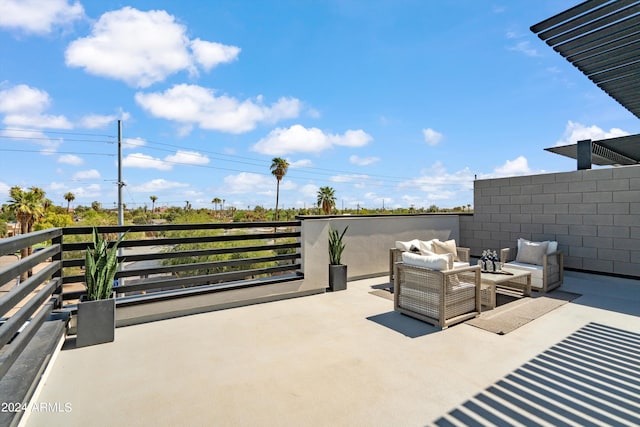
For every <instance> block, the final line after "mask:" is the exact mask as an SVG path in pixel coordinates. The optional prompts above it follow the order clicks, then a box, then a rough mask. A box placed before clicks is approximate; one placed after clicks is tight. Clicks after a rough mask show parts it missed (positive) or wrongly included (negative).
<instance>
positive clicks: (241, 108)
mask: <svg viewBox="0 0 640 427" xmlns="http://www.w3.org/2000/svg"><path fill="white" fill-rule="evenodd" d="M135 99H136V102H137V103H138V104H139V105H140V106H141V107H142V108H144V109H145V110H147V112H149V113H150V114H151V115H153V116H155V117H160V118H163V119H167V120H175V121H177V122H180V123H183V124H185V125H198V126H199V127H200V128H201V129H207V130H218V131H222V132H229V133H243V132H248V131H250V130H253V129H255V127H256V126H257V124H258V123H262V122H266V123H275V122H277V121H279V120H283V119H289V118H294V117H297V116H298V115H299V113H300V108H301V103H300V101H299V100H297V99H295V98H280V99H279V100H278V101H277V102H276V103H274V104H271V106H265V105H263V104H262V97H260V96H259V97H257V98H256V99H255V100H245V101H240V100H238V99H236V98H233V97H229V96H227V95H220V96H216V93H215V91H214V90H213V89H208V88H205V87H202V86H197V85H187V84H179V85H175V86H173V87H172V88H170V89H167V90H166V91H164V92H162V93H161V92H155V93H142V92H138V93H136V95H135ZM188 130H189V129H188Z"/></svg>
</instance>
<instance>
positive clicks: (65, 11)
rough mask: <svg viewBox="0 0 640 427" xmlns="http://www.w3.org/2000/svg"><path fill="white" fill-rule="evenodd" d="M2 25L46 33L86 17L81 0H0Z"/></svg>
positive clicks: (28, 31)
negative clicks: (71, 1) (74, 0)
mask: <svg viewBox="0 0 640 427" xmlns="http://www.w3.org/2000/svg"><path fill="white" fill-rule="evenodd" d="M0 8H1V9H2V13H0V27H4V28H9V29H18V30H22V31H25V32H27V33H34V34H46V33H50V32H51V31H52V30H53V27H56V26H64V25H68V24H69V23H71V22H73V21H75V20H76V19H81V18H83V17H84V9H83V8H82V5H81V4H80V2H77V1H76V2H73V3H70V2H69V1H68V0H0Z"/></svg>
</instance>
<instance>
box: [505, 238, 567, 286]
mask: <svg viewBox="0 0 640 427" xmlns="http://www.w3.org/2000/svg"><path fill="white" fill-rule="evenodd" d="M522 242H528V243H540V242H529V241H527V240H524V239H519V242H518V246H520V244H521V243H522ZM547 243H551V245H552V247H551V248H550V249H549V250H548V252H547V253H544V254H543V255H541V259H540V260H539V261H536V262H522V261H519V260H518V256H517V255H518V248H504V249H501V250H500V262H502V263H503V265H504V266H505V267H508V268H513V269H517V270H524V271H528V272H529V273H531V289H532V290H534V291H540V292H549V291H550V290H552V289H555V288H558V287H560V286H561V285H562V282H563V280H564V255H563V253H562V252H561V251H558V250H557V243H556V242H547Z"/></svg>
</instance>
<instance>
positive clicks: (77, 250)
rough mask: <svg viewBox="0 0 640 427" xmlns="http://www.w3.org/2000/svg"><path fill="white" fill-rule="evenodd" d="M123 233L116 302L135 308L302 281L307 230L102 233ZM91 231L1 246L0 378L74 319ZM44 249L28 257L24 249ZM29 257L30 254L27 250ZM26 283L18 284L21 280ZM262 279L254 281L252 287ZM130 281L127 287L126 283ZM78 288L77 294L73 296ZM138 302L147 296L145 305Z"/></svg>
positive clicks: (294, 224) (232, 227)
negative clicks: (55, 325) (40, 334)
mask: <svg viewBox="0 0 640 427" xmlns="http://www.w3.org/2000/svg"><path fill="white" fill-rule="evenodd" d="M97 230H98V232H99V233H105V234H108V235H109V236H110V237H109V239H108V240H115V239H116V238H117V236H118V235H119V234H121V233H125V238H124V240H123V241H122V242H121V244H120V248H121V250H120V251H119V256H118V260H119V261H120V262H121V269H120V270H119V271H118V273H117V274H116V279H117V280H118V281H119V282H120V285H119V286H117V287H115V288H114V290H115V291H116V292H117V293H116V302H119V301H120V302H125V303H126V300H127V299H128V298H129V297H132V296H133V297H134V298H136V303H137V304H138V303H141V302H145V301H153V300H154V298H162V297H163V291H171V296H172V298H175V297H180V292H181V290H184V292H185V295H186V294H187V293H190V294H192V293H193V290H194V288H196V289H201V290H202V292H219V291H223V290H228V289H234V288H236V287H245V286H260V285H264V284H269V283H274V282H278V281H285V280H292V279H294V278H302V273H301V252H300V248H301V243H300V236H301V223H300V221H288V222H262V223H211V224H169V225H131V226H103V227H97ZM92 231H93V228H92V227H65V228H54V229H49V230H44V231H39V232H34V233H30V234H27V235H19V236H15V237H10V238H7V239H0V256H3V257H5V259H6V257H10V256H14V255H16V259H15V261H12V262H5V263H4V265H5V266H4V267H3V266H1V265H0V316H1V317H0V348H1V349H0V379H2V377H3V376H4V375H5V374H6V373H7V371H8V370H9V369H10V367H11V366H12V364H13V363H14V362H15V361H16V359H17V358H18V357H19V356H20V354H21V353H22V352H23V350H24V349H25V348H26V346H27V345H28V344H29V341H30V340H31V339H32V338H33V336H34V335H35V334H36V332H37V331H38V329H39V328H40V326H41V325H42V324H43V323H44V322H45V320H47V318H49V316H50V315H51V314H52V313H53V312H56V311H61V312H71V311H73V310H74V309H75V306H74V302H75V301H76V300H77V299H78V298H79V297H80V296H81V295H82V294H83V293H84V292H85V287H84V283H83V282H84V274H83V268H84V253H85V251H86V249H87V247H90V246H91V245H92V242H91V241H90V240H91V233H92ZM34 245H38V246H41V248H39V249H38V250H36V251H34V252H32V253H31V254H30V255H28V256H27V257H25V258H21V257H19V256H17V253H19V252H20V251H21V250H24V249H26V248H32V247H33V246H34ZM29 252H30V250H29ZM21 276H22V277H23V278H26V280H20V277H21ZM248 279H256V280H248ZM123 282H124V283H123ZM73 288H75V289H73ZM140 295H143V296H144V299H143V301H141V300H140Z"/></svg>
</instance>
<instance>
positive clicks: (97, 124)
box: [80, 114, 118, 129]
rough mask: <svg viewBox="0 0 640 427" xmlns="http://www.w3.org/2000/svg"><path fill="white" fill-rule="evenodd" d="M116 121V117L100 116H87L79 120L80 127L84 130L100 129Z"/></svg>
mask: <svg viewBox="0 0 640 427" xmlns="http://www.w3.org/2000/svg"><path fill="white" fill-rule="evenodd" d="M116 120H118V116H116V115H110V116H104V115H100V114H89V115H87V116H84V117H83V118H82V119H81V120H80V127H82V128H85V129H101V128H105V127H106V126H107V125H108V124H109V123H113V122H115V121H116Z"/></svg>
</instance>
